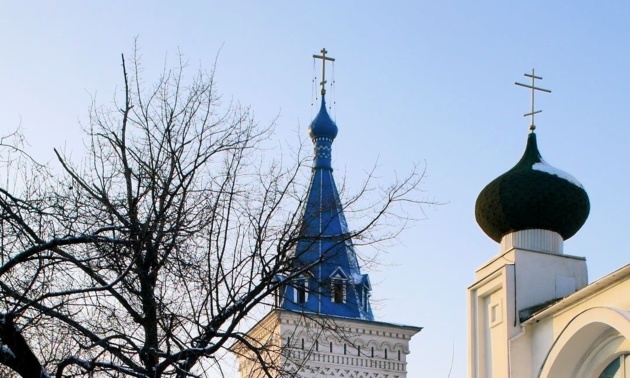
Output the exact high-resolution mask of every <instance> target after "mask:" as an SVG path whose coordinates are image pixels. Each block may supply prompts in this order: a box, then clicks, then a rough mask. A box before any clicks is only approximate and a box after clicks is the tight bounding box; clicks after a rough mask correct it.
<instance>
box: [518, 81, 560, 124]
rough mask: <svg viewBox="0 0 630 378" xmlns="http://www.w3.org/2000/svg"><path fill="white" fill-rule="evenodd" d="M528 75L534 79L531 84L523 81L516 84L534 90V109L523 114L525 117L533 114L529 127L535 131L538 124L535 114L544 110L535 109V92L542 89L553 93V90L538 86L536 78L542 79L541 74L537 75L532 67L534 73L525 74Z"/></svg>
mask: <svg viewBox="0 0 630 378" xmlns="http://www.w3.org/2000/svg"><path fill="white" fill-rule="evenodd" d="M523 75H524V76H526V77H530V78H531V79H532V84H531V85H527V84H521V83H514V84H516V85H520V86H521V87H525V88H529V89H531V90H532V111H531V112H529V113H525V114H523V117H527V116H531V118H532V123H531V125H530V126H529V129H530V130H531V131H532V132H534V130H536V125H535V124H534V115H536V114H538V113H541V112H542V110H534V94H535V93H536V91H542V92H547V93H551V91H550V90H549V89H544V88H539V87H537V86H536V85H535V84H536V79H538V80H542V77H541V76H536V74H535V72H534V69H533V68H532V74H531V75H530V74H523Z"/></svg>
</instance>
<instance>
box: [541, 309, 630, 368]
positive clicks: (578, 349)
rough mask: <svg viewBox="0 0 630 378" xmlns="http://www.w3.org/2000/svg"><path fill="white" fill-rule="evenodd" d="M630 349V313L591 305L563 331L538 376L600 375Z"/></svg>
mask: <svg viewBox="0 0 630 378" xmlns="http://www.w3.org/2000/svg"><path fill="white" fill-rule="evenodd" d="M628 352H630V313H628V312H626V311H624V310H621V309H617V308H608V307H594V308H589V309H587V310H585V311H583V312H581V313H580V314H578V315H576V316H575V317H574V318H573V319H571V321H569V323H568V324H567V325H566V326H565V327H564V329H563V330H562V331H561V332H560V334H559V335H558V337H557V338H556V340H555V342H554V344H553V346H552V347H551V349H550V351H549V353H548V354H547V356H546V358H545V360H544V362H543V364H542V366H541V368H540V371H539V374H538V377H541V378H542V377H599V376H600V375H601V374H603V372H604V371H605V369H606V368H607V367H608V366H609V365H610V364H611V362H612V361H613V360H614V359H615V358H618V357H619V356H620V355H622V354H627V353H628ZM610 369H611V371H612V369H613V368H612V367H611V368H610ZM603 377H606V376H603ZM622 377H623V378H626V377H624V376H622ZM629 377H630V376H629ZM615 378H616V377H615Z"/></svg>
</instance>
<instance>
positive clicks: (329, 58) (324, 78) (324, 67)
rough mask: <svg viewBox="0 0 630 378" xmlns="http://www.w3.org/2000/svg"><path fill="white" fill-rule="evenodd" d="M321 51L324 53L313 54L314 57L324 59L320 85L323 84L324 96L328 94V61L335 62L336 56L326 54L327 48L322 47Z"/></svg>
mask: <svg viewBox="0 0 630 378" xmlns="http://www.w3.org/2000/svg"><path fill="white" fill-rule="evenodd" d="M320 53H322V55H315V54H313V58H315V59H321V60H322V81H321V82H320V83H319V85H321V86H322V96H324V95H325V94H326V87H325V86H326V61H329V62H334V61H335V58H331V57H329V56H326V54H328V51H326V48H323V49H321V51H320Z"/></svg>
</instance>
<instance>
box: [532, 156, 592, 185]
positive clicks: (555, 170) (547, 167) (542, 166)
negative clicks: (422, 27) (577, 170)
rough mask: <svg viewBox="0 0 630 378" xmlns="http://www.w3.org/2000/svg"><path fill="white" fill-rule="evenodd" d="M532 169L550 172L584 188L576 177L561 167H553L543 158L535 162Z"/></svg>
mask: <svg viewBox="0 0 630 378" xmlns="http://www.w3.org/2000/svg"><path fill="white" fill-rule="evenodd" d="M532 169H535V170H537V171H541V172H545V173H549V174H550V175H554V176H558V177H560V178H561V179H565V180H567V181H568V182H570V183H571V184H573V185H576V186H579V187H580V188H582V189H584V187H583V186H582V184H580V182H579V181H578V180H577V179H576V178H575V177H573V176H571V175H570V174H568V173H566V172H565V171H563V170H561V169H558V168H555V167H552V166H551V165H549V163H547V162H546V161H544V160H543V159H542V158H541V159H540V163H535V164H534V165H532Z"/></svg>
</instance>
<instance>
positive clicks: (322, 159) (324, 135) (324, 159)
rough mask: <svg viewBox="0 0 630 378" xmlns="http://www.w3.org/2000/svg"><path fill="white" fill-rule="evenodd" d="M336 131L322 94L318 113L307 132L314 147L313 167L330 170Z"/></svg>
mask: <svg viewBox="0 0 630 378" xmlns="http://www.w3.org/2000/svg"><path fill="white" fill-rule="evenodd" d="M337 131H338V129H337V125H336V124H335V122H334V121H333V120H332V119H331V118H330V116H329V115H328V112H327V111H326V99H325V96H324V95H322V106H321V107H320V109H319V113H317V116H316V117H315V119H314V120H313V122H311V125H310V126H309V127H308V134H309V135H310V136H311V140H312V141H313V145H314V148H315V160H314V166H313V168H323V169H330V170H332V165H331V158H332V143H333V140H335V137H336V136H337Z"/></svg>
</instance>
